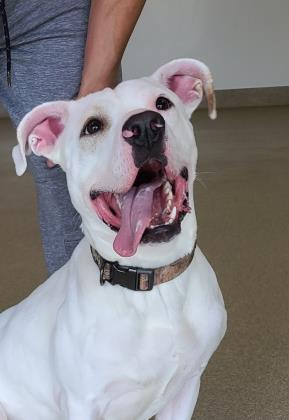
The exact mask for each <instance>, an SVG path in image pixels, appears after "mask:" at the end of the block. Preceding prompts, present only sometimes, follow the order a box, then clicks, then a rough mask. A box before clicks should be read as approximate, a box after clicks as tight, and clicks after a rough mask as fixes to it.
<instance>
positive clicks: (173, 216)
mask: <svg viewBox="0 0 289 420" xmlns="http://www.w3.org/2000/svg"><path fill="white" fill-rule="evenodd" d="M176 215H177V208H176V207H174V208H173V210H172V211H171V214H170V217H169V221H168V223H169V224H171V223H173V221H174V220H175V218H176Z"/></svg>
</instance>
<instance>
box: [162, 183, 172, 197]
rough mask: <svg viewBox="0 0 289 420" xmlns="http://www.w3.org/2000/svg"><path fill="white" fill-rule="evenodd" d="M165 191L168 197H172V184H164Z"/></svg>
mask: <svg viewBox="0 0 289 420" xmlns="http://www.w3.org/2000/svg"><path fill="white" fill-rule="evenodd" d="M163 190H164V193H165V194H166V195H169V196H171V195H172V186H171V183H170V182H169V181H166V182H165V183H164V186H163Z"/></svg>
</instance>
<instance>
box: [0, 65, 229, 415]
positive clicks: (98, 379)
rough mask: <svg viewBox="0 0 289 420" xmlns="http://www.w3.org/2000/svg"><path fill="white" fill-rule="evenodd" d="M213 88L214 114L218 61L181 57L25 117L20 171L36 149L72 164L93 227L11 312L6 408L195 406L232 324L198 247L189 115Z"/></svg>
mask: <svg viewBox="0 0 289 420" xmlns="http://www.w3.org/2000/svg"><path fill="white" fill-rule="evenodd" d="M203 90H204V92H205V93H206V96H207V100H208V105H209V114H210V116H211V118H215V117H216V111H215V101H214V92H213V85H212V78H211V75H210V72H209V70H208V68H207V67H206V66H205V65H204V64H203V63H201V62H199V61H196V60H190V59H180V60H175V61H172V62H170V63H168V64H166V65H164V66H163V67H161V68H160V69H159V70H157V71H156V72H155V73H154V74H153V75H152V76H151V77H148V78H142V79H139V80H132V81H126V82H123V83H121V84H120V85H119V86H117V87H116V88H115V89H114V90H112V89H105V90H103V91H101V92H98V93H94V94H91V95H89V96H87V97H85V98H83V99H79V100H77V101H67V102H65V101H59V102H51V103H46V104H43V105H40V106H38V107H36V108H35V109H34V110H32V111H31V112H30V113H29V114H28V115H26V116H25V118H24V119H23V120H22V122H21V123H20V125H19V128H18V140H19V145H18V146H16V147H15V148H14V150H13V158H14V161H15V165H16V171H17V174H18V175H21V174H23V173H24V171H25V169H26V154H28V153H31V152H33V153H35V154H37V155H41V156H45V157H46V158H47V159H49V160H51V161H53V162H54V163H56V164H59V165H61V167H62V168H63V169H64V171H65V172H66V174H67V182H68V188H69V191H70V195H71V199H72V202H73V204H74V206H75V208H76V209H77V210H78V212H79V213H80V215H81V217H82V221H83V224H82V227H83V231H84V233H85V238H84V239H83V240H82V241H81V242H80V244H79V245H78V246H77V248H76V249H75V251H74V253H73V255H72V257H71V259H70V261H69V262H68V263H67V264H66V265H64V266H63V267H62V268H61V269H60V270H58V271H57V272H56V273H54V274H53V275H52V276H51V277H50V278H49V279H48V280H47V281H46V282H45V283H44V284H42V285H41V286H40V287H38V288H37V289H36V290H35V291H34V292H33V293H32V294H31V295H30V296H29V297H28V298H26V299H25V300H24V301H23V302H21V303H20V304H18V305H16V306H14V307H13V308H10V309H8V310H7V311H5V312H3V313H2V314H1V315H0V419H1V420H4V419H8V420H66V419H67V420H68V419H69V420H100V419H102V420H103V419H105V420H147V419H149V418H151V417H152V416H154V415H156V419H158V420H189V419H190V418H191V416H192V413H193V410H194V406H195V404H196V400H197V396H198V392H199V385H200V377H201V374H202V372H203V370H204V369H205V367H206V365H207V363H208V360H209V359H210V357H211V355H212V354H213V352H214V351H215V350H216V348H217V347H218V345H219V343H220V341H221V339H222V337H223V335H224V333H225V330H226V311H225V308H224V303H223V299H222V295H221V292H220V290H219V287H218V284H217V280H216V277H215V274H214V272H213V270H212V268H211V266H210V265H209V263H208V262H207V260H206V258H205V257H204V255H203V254H202V252H201V251H200V249H199V248H198V247H196V246H195V243H196V235H197V225H196V217H195V211H194V201H193V181H194V179H195V170H196V161H197V149H196V144H195V140H194V133H193V128H192V125H191V123H190V116H191V114H192V112H193V111H194V109H195V108H196V107H197V106H198V104H199V103H200V101H201V99H202V95H203ZM161 283H162V284H161ZM131 289H132V290H131Z"/></svg>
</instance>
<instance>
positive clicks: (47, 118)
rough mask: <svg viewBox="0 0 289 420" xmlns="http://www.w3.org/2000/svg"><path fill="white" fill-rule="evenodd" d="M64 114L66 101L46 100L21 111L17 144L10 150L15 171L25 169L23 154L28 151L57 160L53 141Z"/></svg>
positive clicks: (66, 110)
mask: <svg viewBox="0 0 289 420" xmlns="http://www.w3.org/2000/svg"><path fill="white" fill-rule="evenodd" d="M67 116H68V102H66V101H56V102H47V103H45V104H42V105H39V106H37V107H36V108H34V109H33V110H32V111H30V112H29V113H28V114H26V115H25V117H24V118H23V119H22V121H21V122H20V124H19V125H18V127H17V139H18V143H19V144H18V145H17V146H15V147H14V148H13V151H12V157H13V160H14V163H15V168H16V173H17V175H22V174H23V173H24V172H25V170H26V167H27V161H26V155H29V154H30V153H31V152H33V153H35V154H36V155H38V156H45V157H46V158H48V159H49V160H51V161H53V162H54V163H59V157H60V156H59V154H60V150H59V147H57V145H58V143H59V142H58V140H59V137H60V135H61V133H62V131H63V129H64V126H65V123H66V120H67Z"/></svg>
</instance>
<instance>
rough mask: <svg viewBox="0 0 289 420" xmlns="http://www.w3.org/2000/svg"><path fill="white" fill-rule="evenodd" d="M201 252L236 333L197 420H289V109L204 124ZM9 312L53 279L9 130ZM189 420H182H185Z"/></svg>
mask: <svg viewBox="0 0 289 420" xmlns="http://www.w3.org/2000/svg"><path fill="white" fill-rule="evenodd" d="M194 119H195V125H196V134H197V139H198V146H199V155H200V160H199V179H200V182H199V183H197V184H196V197H195V199H196V203H197V214H198V221H199V244H200V245H201V247H202V249H203V250H204V251H205V253H206V255H207V256H208V258H209V260H210V261H211V262H212V264H213V266H214V268H215V270H216V272H217V274H218V278H219V283H220V286H221V288H222V291H223V295H224V298H225V302H226V306H227V309H228V314H229V325H228V332H227V335H226V338H225V340H224V341H223V343H222V345H221V347H220V349H219V350H218V352H217V353H216V354H215V355H214V357H213V359H212V360H211V362H210V364H209V367H208V369H207V370H206V372H205V374H204V377H203V381H202V387H201V393H200V398H199V401H198V406H197V409H196V412H195V416H194V419H195V420H245V419H254V420H279V419H280V420H286V419H289V403H288V400H289V357H288V355H289V273H288V260H289V258H288V244H289V240H288V237H289V227H288V226H289V223H288V215H289V195H288V181H289V108H286V107H279V108H263V109H262V108H251V109H234V110H224V111H222V110H221V111H220V112H219V119H218V120H217V121H216V122H210V121H209V120H208V119H207V118H206V115H205V113H204V112H203V111H201V112H199V113H198V114H196V116H195V118H194ZM0 140H1V141H0V191H1V200H0V214H1V222H0V223H1V225H0V309H4V308H5V307H7V306H9V305H12V304H13V303H15V302H17V301H18V300H19V299H21V298H23V297H24V296H25V295H26V294H27V293H29V292H30V291H31V290H32V289H33V288H34V287H35V286H36V285H37V284H38V283H39V282H41V281H42V280H43V279H44V266H43V261H42V257H41V251H40V240H39V235H38V229H37V224H36V214H35V197H34V192H33V187H32V182H31V179H30V177H29V176H27V175H26V176H25V177H22V178H17V177H16V176H15V175H14V173H13V167H12V162H11V160H10V149H11V145H12V144H13V142H14V134H13V130H12V129H11V127H10V125H9V123H8V122H7V121H5V120H2V121H1V122H0ZM179 420H182V419H179Z"/></svg>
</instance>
